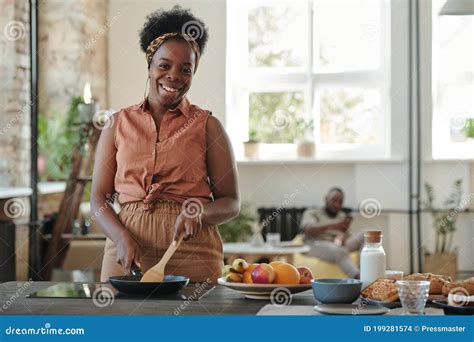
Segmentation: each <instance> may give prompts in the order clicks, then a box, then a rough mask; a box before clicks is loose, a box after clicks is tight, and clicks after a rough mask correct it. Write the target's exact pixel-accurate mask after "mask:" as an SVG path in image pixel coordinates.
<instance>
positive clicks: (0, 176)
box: [0, 0, 30, 186]
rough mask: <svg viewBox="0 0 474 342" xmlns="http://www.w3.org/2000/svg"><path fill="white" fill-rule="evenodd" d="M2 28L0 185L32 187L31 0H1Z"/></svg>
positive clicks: (0, 37)
mask: <svg viewBox="0 0 474 342" xmlns="http://www.w3.org/2000/svg"><path fill="white" fill-rule="evenodd" d="M0 29H1V31H0V80H1V83H0V186H1V185H3V186H7V185H11V186H29V183H30V179H29V178H30V90H29V88H30V87H29V85H30V76H29V73H30V59H29V34H30V30H29V2H28V1H27V0H16V1H8V0H0Z"/></svg>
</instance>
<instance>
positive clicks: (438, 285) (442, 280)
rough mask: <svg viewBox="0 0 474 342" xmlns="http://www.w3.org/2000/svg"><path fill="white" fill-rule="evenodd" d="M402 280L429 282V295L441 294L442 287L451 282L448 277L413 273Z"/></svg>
mask: <svg viewBox="0 0 474 342" xmlns="http://www.w3.org/2000/svg"><path fill="white" fill-rule="evenodd" d="M403 279H404V280H425V281H429V282H430V294H441V293H442V290H443V286H444V285H445V284H446V283H448V282H451V281H453V279H452V278H451V277H450V276H446V275H442V274H433V273H413V274H410V275H407V276H406V277H405V278H403Z"/></svg>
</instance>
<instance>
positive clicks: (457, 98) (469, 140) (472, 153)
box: [432, 0, 474, 159]
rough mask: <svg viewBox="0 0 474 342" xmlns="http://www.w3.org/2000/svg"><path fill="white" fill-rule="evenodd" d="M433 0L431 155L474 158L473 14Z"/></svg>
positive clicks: (446, 157) (443, 157) (449, 157)
mask: <svg viewBox="0 0 474 342" xmlns="http://www.w3.org/2000/svg"><path fill="white" fill-rule="evenodd" d="M443 4H444V1H440V0H436V1H434V2H433V8H432V10H433V13H432V14H433V48H432V54H433V139H432V142H433V158H435V159H438V158H442V159H451V158H455V159H468V158H469V159H472V158H474V143H473V141H474V77H473V75H474V45H473V41H474V17H473V16H440V15H438V13H439V11H440V9H441V6H442V5H443Z"/></svg>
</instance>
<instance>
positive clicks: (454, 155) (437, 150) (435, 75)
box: [431, 0, 474, 160]
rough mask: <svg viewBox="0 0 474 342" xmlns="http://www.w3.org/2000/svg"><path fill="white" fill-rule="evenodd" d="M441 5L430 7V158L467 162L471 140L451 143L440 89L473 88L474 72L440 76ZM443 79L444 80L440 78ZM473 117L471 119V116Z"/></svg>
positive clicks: (471, 154) (471, 155) (471, 156)
mask: <svg viewBox="0 0 474 342" xmlns="http://www.w3.org/2000/svg"><path fill="white" fill-rule="evenodd" d="M443 4H444V2H443V1H440V0H437V1H433V2H432V7H431V16H432V18H431V19H432V24H431V37H432V48H431V56H432V73H431V74H432V99H433V100H432V106H433V107H432V110H433V119H432V128H431V138H432V139H431V144H432V155H431V157H432V158H433V159H435V160H438V159H441V160H443V159H446V160H452V159H461V160H470V159H474V149H473V147H474V144H473V142H472V141H469V140H466V141H465V142H453V141H451V132H450V129H451V118H452V117H451V115H445V114H446V113H445V112H444V110H443V109H444V108H445V105H444V101H443V92H444V90H443V88H446V87H447V86H463V85H464V86H465V85H471V86H474V70H471V71H469V70H468V71H457V72H455V73H454V72H452V71H451V72H450V73H449V74H448V75H449V76H448V77H445V76H446V73H443V71H442V70H441V67H440V64H441V62H440V58H439V51H440V46H439V43H440V40H439V32H440V29H441V28H440V22H439V21H440V18H439V14H438V13H439V11H440V9H441V6H442V5H443ZM443 76H444V77H443ZM473 118H474V117H473Z"/></svg>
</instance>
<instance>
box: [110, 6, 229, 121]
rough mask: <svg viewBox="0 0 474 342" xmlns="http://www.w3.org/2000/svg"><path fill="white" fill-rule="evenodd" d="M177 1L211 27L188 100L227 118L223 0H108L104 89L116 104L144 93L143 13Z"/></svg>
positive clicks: (132, 101)
mask: <svg viewBox="0 0 474 342" xmlns="http://www.w3.org/2000/svg"><path fill="white" fill-rule="evenodd" d="M175 4H180V5H181V6H182V7H184V8H190V9H191V11H192V12H193V13H194V14H195V15H196V16H197V17H199V18H201V19H202V20H203V21H204V22H205V23H206V24H207V26H208V27H209V41H208V43H207V46H206V50H205V52H204V54H203V57H202V59H201V61H200V62H199V67H198V70H197V72H196V75H195V77H194V81H193V86H192V88H191V91H190V93H189V99H190V101H191V102H193V103H195V104H197V105H200V106H202V107H204V108H207V109H209V110H211V111H212V112H213V114H214V115H215V116H216V117H218V118H219V119H220V120H221V121H223V120H224V118H225V58H223V57H222V58H221V56H223V54H224V53H225V36H226V29H225V28H226V26H225V13H226V10H225V1H223V0H222V1H219V0H217V1H216V0H209V1H198V0H187V1H149V0H139V1H132V0H109V18H113V17H114V16H117V15H120V17H119V19H118V20H115V21H113V24H112V25H111V27H110V29H109V34H108V46H109V60H108V64H109V66H108V74H109V85H108V95H109V104H110V107H111V108H114V109H116V110H118V109H120V108H123V107H127V106H130V105H132V104H135V103H138V102H139V101H141V100H142V99H143V93H144V90H145V82H146V79H147V64H146V61H145V54H144V53H143V52H142V51H141V49H140V46H139V38H138V34H139V31H140V30H141V28H142V27H143V24H144V22H145V17H146V16H147V15H148V14H150V13H151V12H154V11H155V10H157V9H160V8H164V9H170V8H171V7H173V6H174V5H175Z"/></svg>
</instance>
